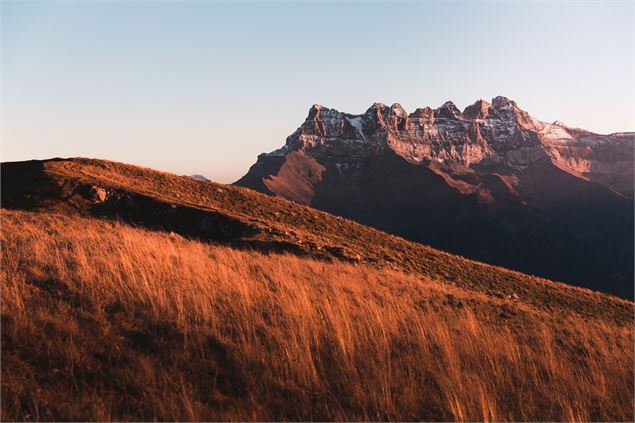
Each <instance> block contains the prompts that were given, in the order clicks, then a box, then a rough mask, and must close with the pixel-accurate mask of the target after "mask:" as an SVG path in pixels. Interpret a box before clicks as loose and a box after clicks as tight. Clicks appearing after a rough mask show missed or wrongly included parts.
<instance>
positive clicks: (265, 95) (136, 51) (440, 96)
mask: <svg viewBox="0 0 635 423" xmlns="http://www.w3.org/2000/svg"><path fill="white" fill-rule="evenodd" d="M2 47H3V48H2V71H3V72H2V148H3V153H2V160H3V161H6V160H23V159H29V158H49V157H55V156H60V157H68V156H85V157H99V158H106V159H111V160H117V161H123V162H129V163H135V164H139V165H144V166H150V167H154V168H157V169H162V170H167V171H172V172H176V173H179V174H191V173H202V174H204V175H206V176H208V177H209V178H211V179H214V180H217V181H219V182H231V181H234V180H235V179H237V178H238V177H240V176H242V174H244V173H245V172H246V171H247V169H248V167H249V165H251V164H252V163H253V162H254V161H255V160H256V156H257V155H258V154H259V153H261V152H265V151H271V150H274V149H276V148H278V147H280V146H281V145H283V143H284V141H285V138H286V137H287V136H288V135H289V134H291V133H292V132H293V131H294V130H295V129H296V128H297V127H298V126H299V125H300V124H301V122H302V121H303V120H304V119H305V117H306V114H307V111H308V109H309V107H310V106H311V105H312V104H313V103H320V104H323V105H325V106H328V107H335V108H337V109H339V110H342V111H346V112H349V113H361V112H363V111H365V110H366V109H367V108H368V106H370V105H371V104H372V103H373V102H375V101H381V102H384V103H387V104H392V103H394V102H398V103H401V104H402V105H403V106H404V107H405V108H406V110H408V111H412V110H414V109H415V108H416V107H419V106H426V105H429V106H433V107H436V106H439V105H440V104H442V103H443V102H445V101H446V100H449V99H451V100H453V101H454V102H455V103H456V104H457V106H458V107H459V108H461V109H463V108H464V107H465V106H467V105H468V104H471V103H473V102H474V101H475V100H476V99H478V98H485V99H491V98H492V97H494V96H496V95H505V96H508V97H510V98H512V99H514V100H516V101H517V102H518V103H519V105H520V106H521V107H522V108H524V109H525V110H527V111H529V112H530V113H531V114H532V115H533V116H535V117H537V118H538V119H542V120H545V121H554V120H561V121H564V122H566V123H568V124H570V125H572V126H580V127H584V128H587V129H590V130H594V131H596V132H601V133H608V132H615V131H625V130H634V129H635V124H634V122H633V112H634V110H633V96H634V92H633V90H634V81H633V71H634V69H633V55H634V53H633V4H632V2H621V3H607V2H597V3H589V2H565V3H558V4H554V3H552V2H540V3H538V2H533V3H501V2H493V3H468V2H446V3H433V2H390V3H388V2H384V3H382V2H373V3H364V2H346V3H342V2H300V3H291V2H286V3H280V2H278V3H273V2H264V1H261V2H251V3H247V2H240V3H238V2H234V3H222V2H206V1H198V2H148V1H145V2H132V1H115V2H99V3H96V2H90V3H88V2H68V1H67V2H51V1H49V2H45V3H38V2H6V1H5V2H3V3H2Z"/></svg>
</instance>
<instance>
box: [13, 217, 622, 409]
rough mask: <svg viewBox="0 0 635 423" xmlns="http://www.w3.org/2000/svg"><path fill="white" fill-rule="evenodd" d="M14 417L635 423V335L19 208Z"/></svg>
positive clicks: (384, 273)
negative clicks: (594, 422) (634, 422)
mask: <svg viewBox="0 0 635 423" xmlns="http://www.w3.org/2000/svg"><path fill="white" fill-rule="evenodd" d="M1 217H2V382H1V383H2V416H1V417H2V420H14V419H15V420H118V419H123V420H139V419H140V420H288V419H293V420H333V419H337V420H421V419H424V420H610V421H616V420H618V421H619V420H624V421H631V420H632V419H633V327H632V324H627V325H621V324H620V323H616V322H615V321H614V320H611V319H608V320H600V319H593V318H588V317H586V318H583V317H581V316H580V315H578V314H576V313H574V312H571V311H566V312H558V311H557V310H554V311H552V312H549V311H546V310H544V309H541V308H535V307H533V306H531V305H528V304H525V303H524V302H523V301H522V298H521V299H516V298H496V297H492V296H488V295H486V294H481V293H478V292H473V291H467V290H463V289H461V288H458V287H455V286H452V285H450V284H447V283H444V282H441V281H434V280H430V279H425V278H422V277H421V276H415V275H414V274H405V273H400V272H396V271H391V270H386V269H384V270H381V269H376V268H371V267H366V266H363V265H355V264H347V263H342V262H337V261H336V262H324V261H316V260H313V259H308V258H298V257H296V256H291V255H265V254H262V253H257V252H250V251H237V250H234V249H231V248H228V247H221V246H213V245H207V244H204V243H200V242H195V241H190V240H186V239H184V238H181V237H179V236H176V235H169V234H165V233H159V232H150V231H147V230H142V229H134V228H131V227H128V226H124V225H122V224H119V223H111V222H105V221H98V220H91V219H84V218H79V217H64V216H58V215H50V214H44V213H27V212H8V211H2V212H1Z"/></svg>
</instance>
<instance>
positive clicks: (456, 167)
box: [235, 96, 635, 298]
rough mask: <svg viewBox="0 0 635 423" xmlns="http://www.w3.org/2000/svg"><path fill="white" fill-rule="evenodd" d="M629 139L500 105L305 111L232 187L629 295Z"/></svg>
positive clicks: (631, 166) (496, 100)
mask: <svg viewBox="0 0 635 423" xmlns="http://www.w3.org/2000/svg"><path fill="white" fill-rule="evenodd" d="M634 137H635V135H634V134H632V133H614V134H609V135H599V134H594V133H592V132H590V131H586V130H583V129H580V128H571V127H568V126H566V125H564V124H562V123H560V122H557V123H552V124H550V123H545V122H541V121H539V120H537V119H534V118H533V117H531V115H530V114H529V113H527V112H526V111H524V110H522V109H521V108H520V107H519V106H518V105H517V104H516V102H514V101H512V100H510V99H508V98H506V97H502V96H499V97H495V98H494V99H493V100H492V102H491V104H490V103H488V102H486V101H484V100H479V101H477V102H475V103H474V104H472V105H470V106H468V107H466V108H465V109H464V111H463V112H461V111H460V110H459V109H458V108H457V107H456V106H455V105H454V103H452V102H446V103H444V104H443V105H442V106H441V107H438V108H436V109H432V108H430V107H424V108H418V109H416V110H415V111H414V112H412V113H410V114H408V113H407V112H406V111H405V110H404V109H403V108H402V107H401V106H400V105H399V104H398V103H395V104H393V105H392V106H390V107H388V106H386V105H384V104H382V103H375V104H373V105H372V106H371V107H370V108H369V109H368V110H367V111H366V112H364V113H362V114H359V115H352V114H348V113H343V112H339V111H337V110H335V109H329V108H325V107H323V106H320V105H314V106H312V107H311V108H310V110H309V113H308V116H307V118H306V120H305V121H304V122H303V123H302V125H301V126H300V127H299V128H298V129H297V130H296V131H295V132H293V133H292V134H291V135H290V136H289V137H288V138H287V140H286V143H285V145H284V146H283V147H282V148H280V149H278V150H275V151H273V152H271V153H266V154H261V155H260V156H258V160H257V161H256V163H255V164H254V165H253V166H252V167H251V168H250V169H249V171H248V172H247V174H246V175H245V176H243V177H242V178H241V179H239V180H238V181H236V182H235V184H236V185H239V186H245V187H248V188H252V189H255V190H258V191H260V192H263V193H266V194H269V195H276V196H281V197H284V198H286V199H291V200H294V201H296V202H300V203H303V204H308V205H311V206H313V207H316V208H319V209H322V210H325V211H328V212H330V213H333V214H336V215H340V216H343V217H346V218H349V219H352V220H356V221H359V222H360V223H362V224H365V225H369V226H373V227H376V228H378V229H381V230H384V231H387V232H390V233H394V234H397V235H399V236H403V237H405V238H407V239H410V240H413V241H417V242H422V243H425V244H429V245H432V246H433V247H435V248H440V249H442V250H446V251H450V252H453V253H457V254H461V255H464V256H467V257H470V258H474V259H476V260H479V261H485V262H488V263H492V264H497V265H501V266H504V267H510V268H514V269H517V270H520V271H523V272H527V273H533V274H539V275H541V276H546V277H550V278H553V279H558V280H565V281H568V282H571V283H578V284H581V285H584V286H589V287H593V288H595V289H600V290H604V291H606V292H614V293H619V295H623V296H626V297H629V298H632V296H633V288H632V282H633V271H632V269H633V260H632V256H633V254H632V252H633V242H632V236H631V235H632V232H633V229H632V228H633V224H632V216H633V205H632V199H633V169H634V160H633V155H634V149H633V145H634V142H633V139H634ZM399 211H401V212H399ZM466 235H467V238H468V239H467V240H466ZM555 257H558V258H560V259H561V262H562V263H564V264H562V263H560V264H559V263H558V260H557V259H555Z"/></svg>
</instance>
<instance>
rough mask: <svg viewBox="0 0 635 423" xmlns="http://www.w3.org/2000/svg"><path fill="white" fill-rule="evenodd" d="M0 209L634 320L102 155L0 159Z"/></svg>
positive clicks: (262, 200)
mask: <svg viewBox="0 0 635 423" xmlns="http://www.w3.org/2000/svg"><path fill="white" fill-rule="evenodd" d="M1 171H2V207H3V208H10V209H22V210H30V211H39V212H56V213H64V214H67V215H82V216H94V217H105V218H111V219H112V218H116V219H120V220H121V221H123V222H128V223H131V224H134V225H138V226H143V227H146V228H149V229H159V230H163V231H169V232H174V233H177V234H180V235H184V236H187V237H192V238H196V239H200V240H203V241H208V242H216V243H224V244H226V245H229V246H232V247H235V248H240V249H255V250H259V251H263V252H290V253H293V254H296V255H299V256H301V257H310V258H316V259H325V260H332V259H337V260H344V261H348V262H350V263H356V264H366V265H370V266H373V267H376V268H389V269H395V270H401V271H404V272H407V273H410V274H416V275H420V276H423V277H426V278H429V279H434V280H439V281H442V282H444V283H447V284H452V285H454V286H456V287H458V288H462V289H466V290H469V291H471V292H478V293H482V294H486V295H488V296H491V297H495V298H518V299H519V301H522V302H523V303H525V304H528V305H531V306H532V307H536V308H538V309H541V310H546V311H549V312H553V313H565V314H568V313H571V312H574V313H577V314H579V315H581V316H589V317H593V318H601V319H607V320H612V321H615V322H619V323H620V324H622V323H624V322H629V323H632V303H631V302H626V301H619V300H617V299H615V298H612V297H609V296H607V295H603V294H599V293H595V292H592V291H589V290H585V289H581V288H576V287H572V286H568V285H564V284H560V283H554V282H551V281H548V280H545V279H540V278H535V277H531V276H527V275H524V274H522V273H518V272H513V271H509V270H506V269H503V268H499V267H494V266H490V265H486V264H481V263H477V262H474V261H471V260H468V259H464V258H461V257H459V256H455V255H451V254H447V253H444V252H441V251H438V250H435V249H433V248H429V247H426V246H424V245H420V244H416V243H413V242H409V241H406V240H404V239H402V238H399V237H396V236H392V235H388V234H385V233H383V232H380V231H378V230H375V229H371V228H368V227H365V226H362V225H360V224H357V223H354V222H352V221H349V220H346V219H342V218H340V217H335V216H332V215H329V214H327V213H324V212H320V211H318V210H315V209H312V208H310V207H306V206H303V205H300V204H297V203H294V202H291V201H287V200H284V199H281V198H275V197H271V196H267V195H263V194H259V193H257V192H254V191H252V190H249V189H245V188H239V187H233V186H226V185H221V184H215V183H211V182H200V181H196V180H194V179H192V178H190V177H181V176H176V175H173V174H169V173H164V172H158V171H154V170H151V169H145V168H141V167H136V166H130V165H125V164H121V163H114V162H108V161H104V160H91V159H68V160H64V159H54V160H48V161H30V162H15V163H3V164H2V166H1Z"/></svg>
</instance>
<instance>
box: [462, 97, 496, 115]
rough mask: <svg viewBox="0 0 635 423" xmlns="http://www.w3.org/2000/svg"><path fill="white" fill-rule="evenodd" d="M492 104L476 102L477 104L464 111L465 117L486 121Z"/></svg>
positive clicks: (483, 101)
mask: <svg viewBox="0 0 635 423" xmlns="http://www.w3.org/2000/svg"><path fill="white" fill-rule="evenodd" d="M489 108H490V104H489V103H488V102H487V101H485V100H483V99H480V100H476V102H475V103H474V104H472V105H470V106H467V107H466V108H465V110H463V117H464V118H466V119H485V118H487V116H488V115H489Z"/></svg>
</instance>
